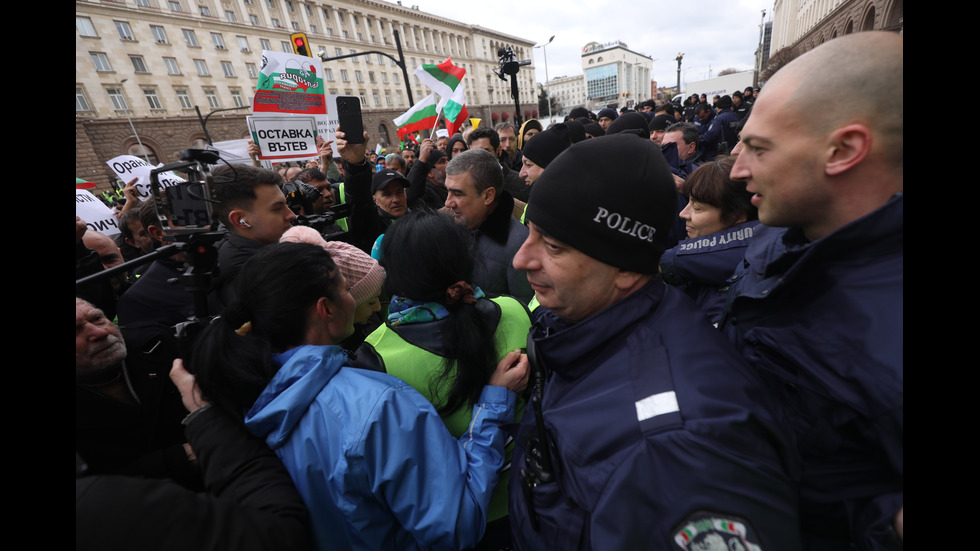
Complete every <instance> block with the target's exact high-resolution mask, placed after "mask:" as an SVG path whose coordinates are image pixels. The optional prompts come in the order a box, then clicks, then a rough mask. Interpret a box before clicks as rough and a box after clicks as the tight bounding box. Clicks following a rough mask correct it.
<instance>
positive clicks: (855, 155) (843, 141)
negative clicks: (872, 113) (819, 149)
mask: <svg viewBox="0 0 980 551" xmlns="http://www.w3.org/2000/svg"><path fill="white" fill-rule="evenodd" d="M872 141H873V135H872V132H871V129H870V128H868V127H867V126H866V125H864V124H857V123H855V124H848V125H846V126H842V127H840V128H838V129H837V130H835V131H834V132H833V133H832V134H831V135H830V144H829V150H828V152H827V164H826V166H825V171H826V173H827V175H828V176H837V175H839V174H843V173H844V172H847V171H848V170H850V169H852V168H854V167H855V166H857V165H858V164H860V163H861V161H863V160H864V159H866V158H867V157H868V154H869V153H870V152H871V143H872Z"/></svg>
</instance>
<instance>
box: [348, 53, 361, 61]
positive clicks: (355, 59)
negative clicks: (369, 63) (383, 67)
mask: <svg viewBox="0 0 980 551" xmlns="http://www.w3.org/2000/svg"><path fill="white" fill-rule="evenodd" d="M350 53H351V54H356V53H357V51H356V50H351V51H350ZM351 59H352V60H354V63H360V62H361V58H359V57H352V58H351Z"/></svg>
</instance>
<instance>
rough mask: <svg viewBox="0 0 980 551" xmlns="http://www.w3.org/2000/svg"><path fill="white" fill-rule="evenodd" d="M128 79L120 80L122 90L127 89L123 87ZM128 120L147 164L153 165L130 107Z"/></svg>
mask: <svg viewBox="0 0 980 551" xmlns="http://www.w3.org/2000/svg"><path fill="white" fill-rule="evenodd" d="M127 80H129V79H128V78H124V79H122V80H120V81H119V89H120V90H124V91H125V88H123V84H124V83H125V82H126V81H127ZM126 103H129V102H128V101H127V102H126ZM127 107H129V106H128V105H127ZM126 120H128V121H129V128H130V129H131V130H132V131H133V136H135V137H136V143H138V144H139V146H140V151H142V152H143V159H145V160H146V164H148V165H153V163H151V162H150V157H149V156H147V154H146V148H145V147H143V142H141V141H140V135H139V134H137V133H136V127H135V126H133V119H131V118H130V117H129V109H126Z"/></svg>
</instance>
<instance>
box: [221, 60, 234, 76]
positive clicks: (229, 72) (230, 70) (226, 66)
mask: <svg viewBox="0 0 980 551" xmlns="http://www.w3.org/2000/svg"><path fill="white" fill-rule="evenodd" d="M221 70H222V71H224V72H225V76H226V77H233V76H235V68H234V67H232V65H231V62H230V61H222V62H221Z"/></svg>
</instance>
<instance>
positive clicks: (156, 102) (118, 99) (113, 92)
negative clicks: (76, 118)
mask: <svg viewBox="0 0 980 551" xmlns="http://www.w3.org/2000/svg"><path fill="white" fill-rule="evenodd" d="M141 90H142V92H143V96H144V97H145V98H146V103H147V105H148V106H149V108H150V109H151V110H161V109H163V104H162V103H161V102H160V96H159V95H158V93H157V89H156V88H152V87H149V88H142V89H141ZM105 91H106V95H107V96H108V97H109V102H110V103H112V108H113V109H115V110H116V111H128V110H129V104H127V103H126V97H125V95H124V94H123V91H122V89H121V88H117V87H110V88H106V89H105ZM174 92H175V94H176V95H177V102H178V103H179V104H180V108H181V109H193V108H194V104H193V103H192V102H191V96H190V91H189V90H187V89H186V88H177V89H175V90H174ZM230 93H231V101H232V103H233V104H234V107H245V106H246V103H245V98H244V96H242V91H241V90H237V89H232V90H230ZM204 97H205V99H207V102H208V107H210V108H211V109H220V108H221V104H220V102H219V101H218V92H217V90H214V89H210V88H205V89H204ZM91 110H92V107H91V104H90V103H89V101H88V98H87V97H86V96H85V91H84V90H82V88H81V87H78V86H76V87H75V111H91Z"/></svg>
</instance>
